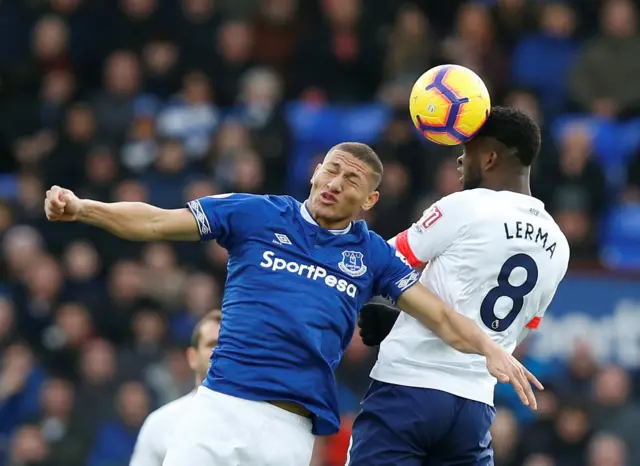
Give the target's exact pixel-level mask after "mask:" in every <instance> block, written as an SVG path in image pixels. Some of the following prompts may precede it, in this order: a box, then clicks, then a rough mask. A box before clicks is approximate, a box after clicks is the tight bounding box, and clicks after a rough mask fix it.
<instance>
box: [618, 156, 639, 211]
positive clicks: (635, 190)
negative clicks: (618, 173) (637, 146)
mask: <svg viewBox="0 0 640 466" xmlns="http://www.w3.org/2000/svg"><path fill="white" fill-rule="evenodd" d="M626 181H627V183H626V186H625V189H624V190H623V193H622V200H624V201H625V202H628V203H632V204H640V151H637V152H636V153H635V154H634V156H633V158H632V159H631V161H630V163H629V166H628V168H627V180H626Z"/></svg>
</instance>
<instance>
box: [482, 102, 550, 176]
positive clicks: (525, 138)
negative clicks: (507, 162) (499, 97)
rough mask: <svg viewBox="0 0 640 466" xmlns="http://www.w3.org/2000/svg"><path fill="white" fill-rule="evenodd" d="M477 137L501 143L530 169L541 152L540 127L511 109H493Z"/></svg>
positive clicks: (522, 113) (521, 113)
mask: <svg viewBox="0 0 640 466" xmlns="http://www.w3.org/2000/svg"><path fill="white" fill-rule="evenodd" d="M476 137H484V138H490V139H495V140H496V141H498V142H500V143H501V144H502V145H503V146H505V147H506V148H507V149H509V151H511V152H512V155H513V156H515V157H516V158H517V159H518V160H519V161H520V163H521V164H522V165H523V166H525V167H530V166H531V164H532V163H533V161H534V160H535V158H536V156H537V155H538V152H540V141H541V137H540V127H539V126H538V124H537V123H536V122H535V121H533V119H532V118H531V117H530V116H529V115H527V114H526V113H524V112H522V111H520V110H517V109H515V108H511V107H492V109H491V114H490V115H489V118H487V121H486V123H485V124H484V125H483V126H482V128H481V129H480V131H478V134H477V135H476Z"/></svg>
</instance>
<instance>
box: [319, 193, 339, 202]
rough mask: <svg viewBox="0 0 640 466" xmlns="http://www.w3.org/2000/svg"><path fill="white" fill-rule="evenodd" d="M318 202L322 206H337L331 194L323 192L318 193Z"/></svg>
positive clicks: (335, 199) (336, 200)
mask: <svg viewBox="0 0 640 466" xmlns="http://www.w3.org/2000/svg"><path fill="white" fill-rule="evenodd" d="M320 202H322V203H323V204H324V205H333V204H337V202H338V198H337V197H335V196H334V195H333V194H331V193H328V192H326V191H325V192H323V193H320Z"/></svg>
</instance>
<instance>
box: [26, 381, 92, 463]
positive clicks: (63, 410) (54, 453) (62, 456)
mask: <svg viewBox="0 0 640 466" xmlns="http://www.w3.org/2000/svg"><path fill="white" fill-rule="evenodd" d="M40 395H41V396H40V410H41V412H40V414H39V416H38V419H37V424H38V425H39V426H40V432H41V434H42V437H43V438H44V440H45V441H46V442H47V444H49V445H50V446H51V450H50V451H51V462H52V464H53V465H58V464H60V465H63V464H64V465H65V466H84V459H85V455H86V443H87V439H86V438H84V436H83V433H82V431H81V430H80V429H79V426H78V425H77V423H76V422H75V420H74V418H73V405H74V401H75V389H74V387H73V384H71V383H70V382H69V381H67V380H64V379H50V380H49V381H48V382H47V384H46V385H45V386H44V387H43V389H42V392H41V394H40ZM29 464H31V463H29Z"/></svg>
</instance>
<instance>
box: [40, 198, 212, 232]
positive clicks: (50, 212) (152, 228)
mask: <svg viewBox="0 0 640 466" xmlns="http://www.w3.org/2000/svg"><path fill="white" fill-rule="evenodd" d="M44 209H45V212H46V214H47V218H48V219H49V220H50V221H54V222H56V221H63V222H73V221H77V222H82V223H86V224H89V225H94V226H96V227H98V228H102V229H104V230H107V231H109V232H111V233H113V234H114V235H116V236H119V237H120V238H123V239H127V240H130V241H159V240H171V241H199V240H200V234H199V231H198V224H197V221H196V219H195V218H194V216H193V215H192V214H191V212H190V211H189V209H186V208H184V209H175V210H165V209H160V208H158V207H154V206H152V205H149V204H145V203H142V202H115V203H104V202H98V201H92V200H89V199H79V198H78V197H77V196H76V195H75V194H74V193H73V192H72V191H70V190H68V189H64V188H61V187H59V186H53V187H52V188H51V189H50V190H49V191H47V197H46V199H45V203H44Z"/></svg>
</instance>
